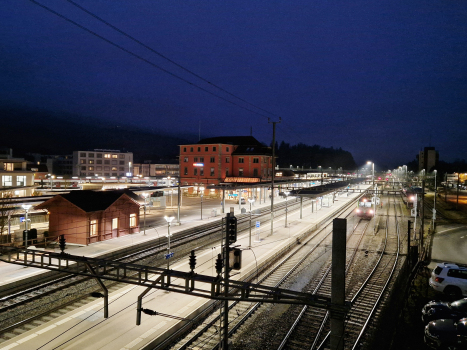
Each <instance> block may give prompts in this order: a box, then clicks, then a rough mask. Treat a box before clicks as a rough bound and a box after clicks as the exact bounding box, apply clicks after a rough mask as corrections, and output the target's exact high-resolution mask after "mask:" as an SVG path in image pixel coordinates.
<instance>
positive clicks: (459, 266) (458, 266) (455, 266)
mask: <svg viewBox="0 0 467 350" xmlns="http://www.w3.org/2000/svg"><path fill="white" fill-rule="evenodd" d="M438 266H439V267H446V268H448V269H459V270H467V266H466V265H462V264H453V263H447V262H443V263H440V264H438Z"/></svg>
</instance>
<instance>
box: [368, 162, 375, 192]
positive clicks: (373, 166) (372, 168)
mask: <svg viewBox="0 0 467 350" xmlns="http://www.w3.org/2000/svg"><path fill="white" fill-rule="evenodd" d="M366 164H371V176H372V178H373V185H372V186H373V187H375V163H374V162H370V161H368V162H366Z"/></svg>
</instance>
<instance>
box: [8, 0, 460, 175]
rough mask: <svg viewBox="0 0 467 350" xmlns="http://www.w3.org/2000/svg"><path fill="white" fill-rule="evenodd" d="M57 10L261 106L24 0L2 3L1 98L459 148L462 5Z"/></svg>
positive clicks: (401, 152) (118, 117) (387, 144)
mask: <svg viewBox="0 0 467 350" xmlns="http://www.w3.org/2000/svg"><path fill="white" fill-rule="evenodd" d="M37 1H38V2H39V3H41V4H43V5H45V6H48V7H50V8H51V9H53V10H54V11H57V12H59V13H60V14H62V15H64V16H66V17H68V18H70V19H71V20H73V21H76V22H78V23H80V24H81V25H83V26H86V27H88V28H89V29H90V30H92V31H94V32H96V33H98V34H99V35H102V36H104V37H106V38H107V39H109V40H112V41H113V42H115V43H117V44H118V45H121V46H122V47H124V48H125V49H127V50H130V51H132V52H134V53H135V54H137V55H141V56H142V57H144V58H145V59H147V60H149V61H151V62H152V63H154V64H155V65H158V66H160V67H162V68H164V69H166V70H168V71H170V72H172V73H173V74H176V75H178V76H180V77H182V78H183V79H187V80H189V81H191V82H193V83H195V84H197V85H199V86H200V87H202V88H203V89H207V90H209V91H211V92H213V93H215V94H217V95H219V96H222V97H223V98H226V99H228V100H231V101H233V102H235V103H236V104H238V105H240V106H243V107H246V108H248V109H253V110H255V111H257V112H258V113H260V114H263V116H261V115H258V114H255V113H251V112H249V111H247V110H245V109H242V108H240V107H238V106H235V105H233V104H230V103H228V102H225V101H223V100H221V99H218V98H216V97H213V96H212V95H210V94H207V93H205V92H203V91H201V90H199V89H197V88H195V87H193V86H192V85H189V84H187V83H184V82H182V81H181V80H179V79H176V78H174V77H173V76H171V75H169V74H166V73H164V72H162V71H161V70H159V69H156V68H154V67H153V66H151V65H150V64H148V63H145V62H143V61H141V60H139V59H137V58H135V57H133V56H131V55H130V54H128V53H126V52H124V51H122V50H120V49H118V48H116V47H114V46H112V45H110V44H109V43H107V42H105V41H103V40H101V39H98V38H96V37H95V36H93V35H91V34H90V33H88V32H86V31H84V30H82V29H80V28H78V27H76V26H74V25H72V24H70V23H69V22H67V21H65V20H64V19H62V18H59V17H57V16H56V15H54V14H52V13H50V12H48V11H46V10H45V9H43V8H41V7H39V6H38V5H36V4H34V3H33V2H31V1H28V0H2V1H0V32H1V39H0V40H1V46H0V50H1V51H0V81H1V84H0V96H1V97H0V102H2V103H10V102H13V103H18V104H24V105H26V106H28V107H38V108H41V109H48V110H53V111H63V112H72V113H77V114H81V115H85V116H92V117H95V118H96V119H97V118H99V119H104V120H106V121H108V123H111V124H116V125H122V124H133V125H138V126H142V127H145V128H148V129H153V130H163V131H167V132H171V133H176V134H179V135H181V134H187V133H192V134H196V135H198V127H199V125H201V137H209V136H222V135H248V134H249V133H250V127H252V128H253V136H255V137H256V138H257V139H259V140H260V141H263V142H267V143H269V142H270V141H271V138H272V126H271V125H270V124H268V120H267V118H266V117H265V116H270V117H271V120H272V121H277V120H278V118H277V116H281V117H282V123H281V124H278V127H277V139H278V140H279V141H281V140H284V141H286V142H289V143H291V144H296V143H298V142H303V143H306V144H310V145H312V144H319V145H321V146H325V147H331V146H333V147H342V148H343V149H345V150H348V151H350V152H352V154H353V155H354V157H355V159H356V161H357V162H359V163H363V162H365V161H366V160H368V159H370V160H374V161H375V162H376V164H377V166H378V163H380V164H381V165H382V164H387V165H388V166H391V167H392V166H397V165H402V164H404V163H405V162H407V161H410V160H413V159H414V158H415V155H416V154H417V153H418V151H419V150H420V149H421V148H423V147H425V146H429V145H430V141H431V146H434V147H436V149H437V150H439V153H440V159H441V160H444V161H453V160H455V159H456V158H461V159H462V158H464V159H465V158H467V157H466V153H467V152H466V151H467V147H466V142H465V136H466V131H467V130H466V129H467V128H466V124H467V115H466V114H467V79H466V74H467V3H466V2H465V1H452V0H451V1H432V0H428V1H420V0H415V1H400V0H395V1H394V0H391V1H362V0H356V1H309V0H306V1H304V0H294V1H271V0H268V1H252V0H248V1H243V0H237V1H231V2H226V1H218V0H216V1H153V0H132V1H127V0H124V1H123V0H112V1H97V0H93V1H90V0H89V1H82V0H74V1H76V3H78V4H79V5H81V6H83V7H85V8H86V9H88V10H89V11H92V12H93V13H95V14H96V15H98V16H100V17H102V18H103V19H105V20H107V21H108V22H110V23H111V24H113V25H115V26H117V27H118V28H119V29H121V30H123V31H125V32H127V33H128V34H130V35H132V36H134V37H135V38H137V39H139V40H141V41H142V42H144V43H145V44H146V45H148V46H150V47H152V48H153V49H154V50H156V51H158V52H160V53H162V54H163V55H165V56H167V57H169V58H170V59H172V60H173V61H175V62H177V63H178V64H180V65H182V66H184V67H186V68H188V69H189V70H191V71H193V72H195V73H197V74H198V75H200V76H202V77H203V78H205V79H207V80H208V81H210V82H212V83H213V84H216V85H218V86H220V87H222V88H223V89H225V90H227V91H229V92H230V93H232V94H234V95H236V96H238V97H241V98H243V99H244V100H246V101H248V102H250V103H252V104H254V105H255V106H258V107H261V108H263V109H264V110H267V111H269V112H271V113H273V114H274V115H272V114H268V113H266V112H264V111H262V110H259V109H256V108H254V107H252V106H250V105H247V104H245V103H244V102H242V101H240V100H237V99H235V98H234V97H232V96H229V95H228V94H226V93H224V92H222V91H220V90H217V89H215V88H214V87H213V86H210V85H209V84H207V83H206V82H203V81H202V80H200V79H198V78H196V77H193V76H191V75H189V74H188V73H187V72H185V71H183V70H182V69H180V68H179V67H176V66H174V65H173V64H171V63H169V62H167V61H166V60H164V59H162V58H161V57H159V56H157V55H156V54H154V53H151V52H150V51H148V50H147V49H145V48H143V47H141V46H139V45H138V44H136V43H134V42H132V41H131V40H129V39H128V38H125V37H124V36H122V35H121V34H118V33H116V32H115V31H113V30H112V29H110V28H108V27H106V26H105V25H103V24H102V23H100V22H98V21H97V20H96V19H95V18H92V17H91V16H89V15H88V14H85V13H84V12H83V11H81V10H80V9H78V8H77V7H75V6H73V5H72V4H70V3H69V2H67V1H66V0H37Z"/></svg>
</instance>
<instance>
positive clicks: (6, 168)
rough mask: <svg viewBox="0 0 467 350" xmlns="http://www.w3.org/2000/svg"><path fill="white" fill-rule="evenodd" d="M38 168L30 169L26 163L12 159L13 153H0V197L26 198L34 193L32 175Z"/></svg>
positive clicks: (20, 159)
mask: <svg viewBox="0 0 467 350" xmlns="http://www.w3.org/2000/svg"><path fill="white" fill-rule="evenodd" d="M38 171H39V168H35V167H34V166H33V167H30V166H29V164H28V161H26V160H25V159H22V158H14V157H13V151H12V150H11V149H10V148H8V149H2V151H1V152H0V179H1V181H0V197H5V196H12V197H26V196H32V194H33V192H34V188H35V185H34V174H35V172H38Z"/></svg>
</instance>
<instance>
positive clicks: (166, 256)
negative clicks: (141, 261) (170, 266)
mask: <svg viewBox="0 0 467 350" xmlns="http://www.w3.org/2000/svg"><path fill="white" fill-rule="evenodd" d="M173 256H174V253H173V252H171V253H169V254H165V258H166V259H170V258H171V257H173Z"/></svg>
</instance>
